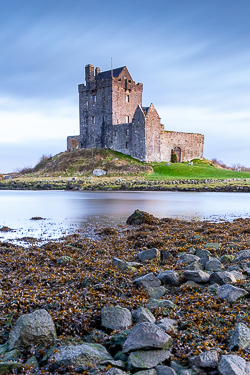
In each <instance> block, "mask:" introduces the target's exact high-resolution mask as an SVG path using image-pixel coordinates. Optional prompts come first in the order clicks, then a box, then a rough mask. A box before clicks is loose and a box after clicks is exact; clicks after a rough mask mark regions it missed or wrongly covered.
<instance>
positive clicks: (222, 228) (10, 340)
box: [0, 211, 250, 375]
mask: <svg viewBox="0 0 250 375" xmlns="http://www.w3.org/2000/svg"><path fill="white" fill-rule="evenodd" d="M0 272H1V279H0V281H1V293H0V294H1V296H0V304H1V315H0V318H1V319H0V340H1V344H2V345H1V346H0V360H1V361H0V374H7V373H17V372H21V373H25V374H33V373H36V374H51V373H54V374H63V373H67V374H76V373H80V374H82V373H84V374H107V375H119V374H120V375H125V374H131V373H136V374H139V375H176V374H177V375H191V374H210V375H216V374H220V375H249V374H250V312H249V311H250V309H249V307H250V306H249V296H250V219H244V220H243V219H237V220H234V221H233V222H232V223H229V222H220V223H211V222H188V221H181V220H175V219H162V220H160V219H157V218H155V217H153V216H151V215H149V214H146V213H143V212H140V211H135V213H134V214H133V215H131V216H130V217H129V218H128V220H127V224H126V225H120V226H119V227H117V228H97V229H96V238H95V239H89V238H86V237H84V236H83V235H81V233H79V234H75V235H73V236H69V237H67V238H66V240H62V241H58V242H51V243H48V244H46V245H43V246H40V247H39V246H34V245H31V246H30V247H29V248H28V249H27V248H22V247H18V246H13V245H12V244H6V243H2V244H1V243H0Z"/></svg>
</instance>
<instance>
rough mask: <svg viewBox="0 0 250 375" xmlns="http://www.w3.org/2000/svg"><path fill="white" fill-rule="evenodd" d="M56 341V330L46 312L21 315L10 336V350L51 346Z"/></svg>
mask: <svg viewBox="0 0 250 375" xmlns="http://www.w3.org/2000/svg"><path fill="white" fill-rule="evenodd" d="M55 339H56V329H55V325H54V322H53V320H52V318H51V316H50V315H49V314H48V313H47V311H46V310H44V309H41V310H36V311H34V312H33V313H31V314H25V315H21V316H20V318H18V319H17V321H16V324H15V325H14V326H13V328H12V329H11V331H10V334H9V349H14V348H16V349H19V348H23V347H30V346H32V345H44V344H51V343H53V342H54V341H55Z"/></svg>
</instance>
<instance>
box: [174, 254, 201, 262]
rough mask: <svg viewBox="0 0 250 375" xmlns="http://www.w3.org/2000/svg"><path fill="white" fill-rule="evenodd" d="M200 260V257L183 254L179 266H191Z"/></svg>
mask: <svg viewBox="0 0 250 375" xmlns="http://www.w3.org/2000/svg"><path fill="white" fill-rule="evenodd" d="M197 260H199V257H197V256H196V255H193V254H182V255H181V256H180V258H179V259H178V262H177V263H178V264H180V263H181V264H190V263H193V262H195V261H197Z"/></svg>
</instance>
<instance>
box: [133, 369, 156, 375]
mask: <svg viewBox="0 0 250 375" xmlns="http://www.w3.org/2000/svg"><path fill="white" fill-rule="evenodd" d="M134 375H157V371H156V370H155V369H154V368H151V369H150V370H144V371H138V372H135V373H134Z"/></svg>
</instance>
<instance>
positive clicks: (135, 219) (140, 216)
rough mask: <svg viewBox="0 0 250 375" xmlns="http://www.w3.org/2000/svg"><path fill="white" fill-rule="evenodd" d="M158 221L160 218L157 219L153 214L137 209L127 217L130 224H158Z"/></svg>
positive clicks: (127, 222)
mask: <svg viewBox="0 0 250 375" xmlns="http://www.w3.org/2000/svg"><path fill="white" fill-rule="evenodd" d="M158 222H159V219H157V218H156V217H154V216H153V215H150V214H148V213H147V212H144V211H140V210H135V211H134V213H133V214H132V215H130V216H129V217H128V218H127V221H126V224H128V225H141V224H149V225H154V224H158Z"/></svg>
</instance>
